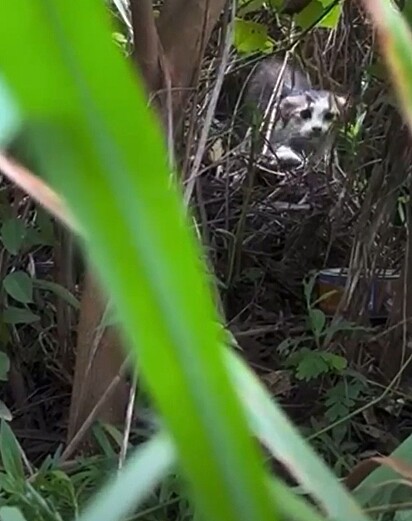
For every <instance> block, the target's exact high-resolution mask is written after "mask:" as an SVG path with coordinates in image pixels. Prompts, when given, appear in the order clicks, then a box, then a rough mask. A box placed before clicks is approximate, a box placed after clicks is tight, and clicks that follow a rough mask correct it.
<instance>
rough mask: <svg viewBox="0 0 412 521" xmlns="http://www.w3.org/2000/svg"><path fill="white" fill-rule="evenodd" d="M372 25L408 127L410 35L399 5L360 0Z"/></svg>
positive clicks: (411, 86) (383, 0)
mask: <svg viewBox="0 0 412 521" xmlns="http://www.w3.org/2000/svg"><path fill="white" fill-rule="evenodd" d="M363 3H364V4H365V6H366V7H367V8H368V10H369V13H370V14H371V16H372V19H373V22H374V24H375V26H376V29H377V32H378V37H379V40H380V43H381V48H382V51H383V55H384V58H385V61H386V64H387V66H388V68H389V71H390V73H391V80H392V82H393V84H394V86H395V88H396V92H397V94H398V99H399V100H400V102H401V106H402V108H403V115H404V116H405V118H406V120H407V122H408V124H409V128H410V129H411V130H412V54H411V52H410V50H411V48H412V35H411V32H410V30H409V27H408V24H407V22H406V20H405V18H404V17H403V16H402V14H401V13H400V11H399V9H398V8H397V7H396V6H395V5H394V4H393V2H389V1H386V0H363Z"/></svg>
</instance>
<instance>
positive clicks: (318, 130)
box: [312, 127, 322, 136]
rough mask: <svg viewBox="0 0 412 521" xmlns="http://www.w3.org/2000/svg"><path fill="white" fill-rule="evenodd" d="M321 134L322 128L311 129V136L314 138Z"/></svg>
mask: <svg viewBox="0 0 412 521" xmlns="http://www.w3.org/2000/svg"><path fill="white" fill-rule="evenodd" d="M321 132H322V127H312V134H313V135H314V136H319V134H320V133H321Z"/></svg>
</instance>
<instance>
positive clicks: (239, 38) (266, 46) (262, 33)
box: [234, 18, 273, 54]
mask: <svg viewBox="0 0 412 521" xmlns="http://www.w3.org/2000/svg"><path fill="white" fill-rule="evenodd" d="M234 45H235V47H236V50H237V51H238V52H239V53H243V54H251V53H253V52H256V51H270V50H271V49H272V48H273V43H272V42H271V40H270V38H269V35H268V30H267V27H266V26H265V25H263V24H261V23H258V22H252V21H250V20H243V19H242V18H236V20H235V30H234Z"/></svg>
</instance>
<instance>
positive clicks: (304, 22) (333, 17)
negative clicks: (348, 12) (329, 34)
mask: <svg viewBox="0 0 412 521" xmlns="http://www.w3.org/2000/svg"><path fill="white" fill-rule="evenodd" d="M333 2H334V0H312V2H311V3H310V4H309V5H308V6H307V7H305V8H304V9H303V10H302V11H301V12H300V13H297V14H296V15H295V21H296V23H297V25H299V26H300V27H301V28H302V29H307V28H308V27H311V26H313V25H316V26H317V27H325V28H328V29H334V28H335V27H336V26H337V24H338V22H339V18H340V16H341V13H342V4H341V3H339V4H337V5H336V6H334V7H332V9H331V10H330V11H329V12H328V13H327V14H325V16H323V17H322V15H323V13H325V12H326V11H327V9H328V8H329V6H330V5H331V4H332V3H333ZM318 20H319V21H318Z"/></svg>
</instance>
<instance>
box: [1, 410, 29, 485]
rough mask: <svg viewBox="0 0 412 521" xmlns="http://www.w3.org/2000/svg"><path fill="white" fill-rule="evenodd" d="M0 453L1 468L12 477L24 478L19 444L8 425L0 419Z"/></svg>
mask: <svg viewBox="0 0 412 521" xmlns="http://www.w3.org/2000/svg"><path fill="white" fill-rule="evenodd" d="M0 455H1V462H2V464H3V468H4V470H5V472H6V473H7V474H8V476H10V477H12V478H13V479H16V480H18V479H24V470H23V462H22V458H21V453H20V446H19V443H18V441H17V440H16V437H15V436H14V434H13V431H12V430H11V428H10V427H9V425H8V424H7V423H6V422H5V421H4V420H1V427H0Z"/></svg>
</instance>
